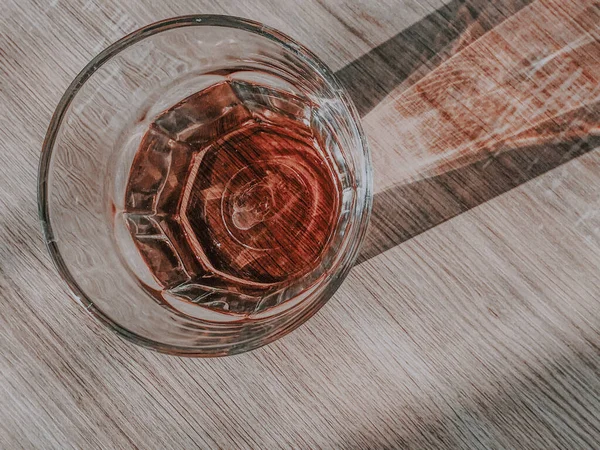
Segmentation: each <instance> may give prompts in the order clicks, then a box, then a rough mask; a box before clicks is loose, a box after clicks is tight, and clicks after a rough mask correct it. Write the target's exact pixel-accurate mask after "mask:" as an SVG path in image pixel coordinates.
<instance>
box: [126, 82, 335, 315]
mask: <svg viewBox="0 0 600 450" xmlns="http://www.w3.org/2000/svg"><path fill="white" fill-rule="evenodd" d="M310 111H311V107H310V105H309V104H307V102H306V101H303V100H301V99H299V98H297V97H295V96H292V95H289V94H284V93H282V92H280V91H274V90H268V89H266V88H263V87H259V86H254V85H249V84H245V83H236V84H233V83H229V82H224V83H221V84H218V85H215V86H212V87H210V88H208V89H205V90H203V91H201V92H198V93H196V94H194V95H192V96H191V97H189V98H187V99H186V100H184V101H182V102H180V103H179V104H177V105H175V106H174V107H172V108H170V109H169V110H167V111H165V112H163V113H162V114H161V115H159V116H158V118H157V119H156V120H155V121H154V122H153V123H152V124H151V126H150V128H149V130H148V131H147V133H146V134H145V136H144V138H143V140H142V143H141V145H140V147H139V149H138V151H137V154H136V155H135V158H134V161H133V165H132V168H131V172H130V175H129V180H128V183H127V188H126V198H125V215H124V216H125V217H126V220H127V226H128V228H129V230H130V232H131V235H132V236H133V238H134V241H135V243H136V246H137V248H138V250H139V252H140V254H141V256H142V258H143V260H144V261H145V263H146V264H147V266H148V268H149V269H150V271H151V273H152V275H153V277H154V278H155V279H156V281H157V282H158V283H159V285H160V286H162V288H163V289H164V290H166V291H169V292H170V293H172V294H173V295H176V296H178V297H179V298H183V299H185V300H186V301H190V302H192V303H200V304H202V305H203V306H208V307H210V308H213V309H218V310H221V311H231V312H241V313H244V312H250V311H255V309H256V304H257V303H258V302H259V301H260V300H261V298H262V297H263V296H265V295H267V294H269V293H273V292H276V291H278V290H281V289H282V288H284V287H285V286H287V285H290V284H291V283H293V282H294V281H295V280H297V279H298V278H300V277H302V276H304V275H306V274H307V273H309V272H311V271H312V270H313V269H314V268H315V267H316V266H318V264H319V263H320V261H321V258H322V256H323V254H324V252H325V251H326V249H327V246H328V244H329V241H330V239H331V236H332V234H333V233H334V231H335V228H336V225H337V221H338V215H339V209H340V202H341V198H340V197H341V193H340V186H339V179H338V178H337V176H336V175H335V173H334V172H333V171H332V169H331V162H330V161H329V159H328V158H327V157H326V155H325V153H324V152H323V150H322V146H321V144H320V137H319V136H318V135H316V133H314V131H313V129H311V128H310V127H309V126H308V125H306V123H307V122H308V120H304V119H307V118H309V117H307V114H308V116H310Z"/></svg>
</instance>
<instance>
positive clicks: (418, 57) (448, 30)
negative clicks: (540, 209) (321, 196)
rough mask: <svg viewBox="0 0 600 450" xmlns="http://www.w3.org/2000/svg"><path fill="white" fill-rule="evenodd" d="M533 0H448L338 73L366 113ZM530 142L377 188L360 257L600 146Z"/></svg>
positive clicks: (578, 139) (572, 139) (594, 111)
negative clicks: (448, 0) (422, 176)
mask: <svg viewBox="0 0 600 450" xmlns="http://www.w3.org/2000/svg"><path fill="white" fill-rule="evenodd" d="M532 2H533V0H500V1H496V2H489V1H487V0H454V1H451V2H450V3H448V4H447V5H445V6H444V7H442V8H440V9H439V10H437V11H435V12H434V13H432V14H430V15H428V16H427V17H425V18H424V19H423V20H421V21H420V22H418V23H416V24H414V25H412V26H411V27H409V28H407V29H406V30H404V31H402V32H401V33H399V34H397V35H396V36H394V37H393V38H391V39H390V40H388V41H386V42H385V43H383V44H381V45H380V46H378V47H376V48H375V49H373V50H372V51H370V52H369V53H367V54H365V55H364V56H362V57H361V58H359V59H357V60H356V61H354V62H353V63H351V64H349V65H348V66H346V67H344V68H343V69H341V70H340V71H338V72H337V76H338V77H339V78H340V80H341V81H342V82H343V84H344V85H345V87H346V88H347V90H348V91H349V92H350V95H351V96H352V98H353V100H354V102H355V104H356V106H357V108H358V110H359V112H360V114H361V116H363V117H364V116H365V115H366V114H367V113H369V111H371V110H372V109H373V108H374V107H375V106H377V105H378V103H380V102H381V101H382V100H383V98H384V97H385V96H386V95H387V94H389V93H390V92H391V91H392V90H394V89H395V88H397V87H398V86H399V85H401V84H402V83H406V85H407V86H410V85H411V84H413V83H414V82H417V81H418V80H419V79H421V78H422V77H423V76H425V75H426V74H428V73H429V72H431V71H432V70H434V69H435V68H436V67H438V66H439V65H440V64H442V63H443V62H444V61H446V60H447V59H448V58H450V57H451V56H453V55H455V54H456V53H457V52H459V51H460V50H462V49H464V48H465V47H466V46H468V45H470V44H471V43H473V42H474V41H475V40H477V39H478V38H479V37H481V36H483V35H484V34H485V33H486V32H488V31H490V30H492V29H493V28H495V27H497V26H498V25H500V24H501V23H502V22H503V21H504V20H506V19H508V18H510V17H511V16H512V15H514V14H516V13H518V12H519V11H520V10H521V9H523V8H524V7H526V6H528V5H530V4H531V3H532ZM598 106H599V105H597V104H594V105H591V108H588V109H587V111H583V112H582V114H581V115H582V116H590V115H591V116H592V117H593V120H594V121H596V120H597V119H598V117H596V116H597V115H598V111H600V109H598ZM590 111H591V113H590ZM580 112H581V111H580ZM577 114H578V112H575V114H571V115H565V118H564V120H563V121H574V120H577V119H578V118H579V117H578V115H577ZM587 120H588V122H589V121H590V119H589V117H588V118H587ZM557 127H558V125H554V128H557ZM552 128H553V125H552V124H551V125H550V126H549V127H548V131H549V132H550V134H552V132H554V131H556V130H553V129H552ZM542 134H543V133H542ZM537 137H538V138H539V137H540V136H537ZM532 141H535V144H530V143H529V144H528V145H527V146H526V145H520V144H514V143H513V144H510V145H505V147H504V148H500V149H499V150H498V151H495V153H494V156H490V157H486V158H484V159H481V160H479V161H477V162H474V163H472V164H469V165H466V166H464V167H461V168H458V169H455V170H448V171H447V172H445V173H443V174H441V175H437V176H434V177H431V178H426V179H423V180H419V181H416V182H411V183H409V184H401V185H397V186H394V187H391V188H389V189H387V190H385V191H382V192H378V193H376V194H375V196H374V204H373V214H372V219H371V224H370V228H369V232H368V233H367V237H366V240H365V243H364V244H363V248H362V251H361V254H360V256H359V258H358V261H357V264H360V263H361V262H364V261H366V260H368V259H370V258H372V257H374V256H376V255H378V254H380V253H382V252H384V251H386V250H389V249H391V248H392V247H394V246H396V245H398V244H400V243H402V242H404V241H406V240H408V239H411V238H412V237H414V236H416V235H418V234H420V233H422V232H424V231H426V230H428V229H430V228H432V227H434V226H436V225H439V224H441V223H443V222H444V221H446V220H449V219H451V218H452V217H455V216H457V215H459V214H461V213H463V212H466V211H468V210H469V209H471V208H473V207H475V206H478V205H480V204H482V203H485V202H486V201H488V200H491V199H493V198H494V197H496V196H498V195H501V194H503V193H505V192H507V191H509V190H511V189H513V188H515V187H517V186H519V185H521V184H523V183H525V182H527V181H530V180H531V179H533V178H535V177H538V176H540V175H542V174H544V173H546V172H548V171H550V170H552V169H554V168H556V167H558V166H560V165H561V164H564V163H566V162H568V161H570V160H572V159H573V158H576V157H578V156H580V155H582V154H584V153H586V152H588V151H590V150H592V149H594V148H595V147H596V146H598V145H600V138H597V137H594V136H588V135H586V134H580V135H579V136H573V135H568V133H563V132H562V130H558V131H556V136H555V137H553V136H549V137H548V136H546V137H545V138H544V139H533V140H532ZM375 176H377V174H375Z"/></svg>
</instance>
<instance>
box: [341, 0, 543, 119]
mask: <svg viewBox="0 0 600 450" xmlns="http://www.w3.org/2000/svg"><path fill="white" fill-rule="evenodd" d="M533 1H534V0H494V1H490V0H452V1H451V2H449V3H448V4H446V5H445V6H444V7H442V8H440V9H438V10H436V11H435V12H433V13H431V14H429V15H428V16H426V17H425V18H423V19H422V20H420V21H419V22H417V23H415V24H413V25H411V26H410V27H408V28H406V29H405V30H404V31H402V32H400V33H398V34H397V35H396V36H394V37H393V38H391V39H389V40H387V41H386V42H384V43H383V44H381V45H379V46H378V47H375V48H374V49H373V50H371V51H370V52H368V53H366V54H365V55H363V56H361V57H360V58H358V59H356V60H354V61H353V62H352V63H350V64H348V65H347V66H345V67H343V68H342V69H340V70H339V71H337V72H336V75H337V77H338V78H339V80H340V81H341V82H342V83H343V84H344V86H345V87H346V90H347V91H348V92H349V93H350V96H351V97H352V100H353V101H354V104H355V105H356V108H357V109H358V112H359V113H360V115H361V116H364V115H365V114H367V113H368V112H369V111H371V110H372V109H373V108H374V107H375V106H377V104H378V103H379V102H381V100H383V98H384V97H385V96H386V95H388V94H389V93H390V92H391V91H392V90H393V89H395V88H396V87H397V86H398V85H399V84H400V83H402V82H403V81H405V80H406V79H407V78H408V77H409V76H411V75H413V74H414V72H415V71H418V70H425V71H426V72H427V71H430V70H432V69H433V68H435V67H436V66H438V65H439V64H440V63H442V62H443V61H444V60H445V59H446V58H447V57H448V56H451V54H452V53H453V51H454V50H455V45H456V44H457V41H458V40H464V39H467V40H473V39H475V38H477V37H478V36H479V35H480V34H483V33H484V32H486V31H489V30H491V29H492V28H494V27H496V26H497V25H499V24H500V23H501V22H503V21H504V20H506V19H507V18H508V17H510V16H512V15H513V14H515V13H517V12H518V11H519V10H521V9H522V8H524V7H525V6H527V5H529V4H530V3H532V2H533ZM426 72H425V73H426Z"/></svg>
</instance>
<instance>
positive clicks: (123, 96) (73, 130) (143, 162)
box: [39, 15, 372, 356]
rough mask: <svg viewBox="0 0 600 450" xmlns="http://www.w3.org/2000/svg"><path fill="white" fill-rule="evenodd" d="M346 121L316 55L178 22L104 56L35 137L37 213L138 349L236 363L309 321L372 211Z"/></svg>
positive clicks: (357, 128)
mask: <svg viewBox="0 0 600 450" xmlns="http://www.w3.org/2000/svg"><path fill="white" fill-rule="evenodd" d="M371 185H372V179H371V171H370V156H369V151H368V148H367V145H366V141H365V137H364V135H363V132H362V130H361V125H360V122H359V118H358V116H357V114H356V111H355V109H354V107H353V105H352V103H351V101H350V100H349V97H348V95H347V94H346V93H345V92H344V90H343V89H342V87H341V86H340V84H339V83H338V81H337V80H336V79H335V77H334V76H333V74H332V73H331V71H330V70H329V69H328V68H327V67H326V66H325V65H324V64H323V63H322V62H321V61H320V60H319V59H318V58H317V57H316V56H315V55H313V54H312V53H311V52H310V51H308V50H307V49H306V48H304V47H303V46H301V45H300V44H298V43H297V42H295V41H293V40H292V39H291V38H289V37H287V36H285V35H283V34H282V33H280V32H278V31H276V30H273V29H270V28H268V27H266V26H264V25H262V24H259V23H256V22H251V21H248V20H244V19H239V18H234V17H226V16H208V15H201V16H186V17H178V18H174V19H170V20H165V21H162V22H158V23H156V24H153V25H149V26H147V27H145V28H143V29H140V30H138V31H136V32H134V33H132V34H130V35H129V36H126V37H125V38H123V39H122V40H120V41H118V42H116V43H115V44H113V45H112V46H110V47H109V48H107V49H106V50H104V51H103V52H102V53H100V54H99V55H98V56H97V57H96V58H94V60H92V61H91V62H90V63H89V64H88V66H87V67H86V68H85V69H84V70H83V71H82V72H81V73H80V74H79V75H78V76H77V78H76V79H75V80H74V81H73V83H72V84H71V86H70V87H69V88H68V90H67V92H66V93H65V94H64V96H63V98H62V100H61V102H60V104H59V106H58V108H57V110H56V112H55V114H54V116H53V118H52V121H51V124H50V127H49V130H48V133H47V136H46V140H45V142H44V147H43V152H42V157H41V163H40V174H39V207H40V216H41V221H42V226H43V231H44V233H45V238H46V242H47V245H48V248H49V250H50V254H51V256H52V258H53V260H54V262H55V264H56V266H57V268H58V270H59V272H60V274H61V276H62V277H63V278H64V279H65V281H66V282H67V284H68V286H69V288H70V290H71V292H72V294H73V296H74V297H75V298H76V299H77V300H78V301H79V302H80V303H81V304H82V305H83V306H85V308H86V309H87V310H88V311H89V312H90V313H92V314H93V315H94V316H95V317H96V318H98V319H99V320H100V321H101V322H103V323H104V324H106V325H108V326H109V327H110V328H112V329H113V330H115V331H117V332H118V333H119V334H121V335H122V336H125V337H127V338H129V339H131V340H133V341H134V342H136V343H138V344H141V345H144V346H147V347H150V348H153V349H156V350H159V351H163V352H167V353H172V354H179V355H190V356H219V355H228V354H233V353H239V352H243V351H247V350H251V349H253V348H256V347H259V346H261V345H264V344H266V343H268V342H271V341H273V340H274V339H277V338H278V337H281V336H283V335H284V334H286V333H288V332H289V331H291V330H293V329H294V328H296V327H298V326H299V325H300V324H302V323H303V322H304V321H306V320H307V319H308V318H309V317H311V316H312V315H313V314H314V313H315V312H316V311H317V310H318V309H319V308H320V307H321V306H322V305H323V304H324V303H325V302H326V301H327V300H328V299H329V298H330V297H331V295H332V294H333V293H334V291H335V290H336V288H337V287H338V286H339V284H340V283H341V281H342V280H343V279H344V277H345V276H346V274H347V273H348V271H349V269H350V268H351V266H352V264H353V262H354V260H355V258H356V255H357V252H358V249H359V246H360V243H361V241H362V238H363V236H364V234H365V230H366V226H367V222H368V218H369V214H370V208H371Z"/></svg>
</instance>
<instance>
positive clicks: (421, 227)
mask: <svg viewBox="0 0 600 450" xmlns="http://www.w3.org/2000/svg"><path fill="white" fill-rule="evenodd" d="M598 146H600V137H597V136H596V137H588V138H579V139H571V140H568V141H564V142H555V143H549V144H545V145H533V146H529V147H520V148H513V149H505V150H504V151H502V152H501V153H499V154H498V155H497V156H495V157H490V158H488V159H486V160H482V161H478V162H476V163H473V164H471V165H468V166H464V167H461V168H459V169H456V170H453V171H450V172H446V173H443V174H441V175H439V176H436V177H432V178H427V179H424V180H419V181H417V182H415V183H411V184H406V185H400V186H395V187H392V188H390V189H387V190H385V191H383V192H380V193H378V194H376V195H375V196H374V199H373V213H372V216H371V223H370V228H369V231H368V232H367V236H366V238H365V242H364V243H363V247H362V250H361V253H360V256H359V258H358V260H357V264H360V263H361V262H364V261H366V260H368V259H370V258H373V257H374V256H377V255H379V254H380V253H383V252H385V251H386V250H389V249H391V248H393V247H395V246H396V245H398V244H401V243H402V242H405V241H407V240H409V239H411V238H413V237H415V236H417V235H418V234H420V233H423V232H425V231H427V230H428V229H430V228H433V227H435V226H436V225H439V224H441V223H443V222H445V221H446V220H449V219H451V218H453V217H455V216H457V215H459V214H461V213H464V212H466V211H468V210H469V209H471V208H474V207H476V206H478V205H480V204H482V203H485V202H486V201H488V200H491V199H492V198H494V197H496V196H498V195H501V194H503V193H505V192H507V191H509V190H511V189H513V188H516V187H517V186H519V185H521V184H523V183H525V182H527V181H529V180H531V179H533V178H535V177H538V176H540V175H542V174H544V173H546V172H548V171H550V170H552V169H554V168H556V167H558V166H560V165H562V164H565V163H567V162H568V161H570V160H572V159H574V158H577V157H578V156H581V155H583V154H585V153H587V152H588V151H590V150H593V149H594V148H596V147H598Z"/></svg>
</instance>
